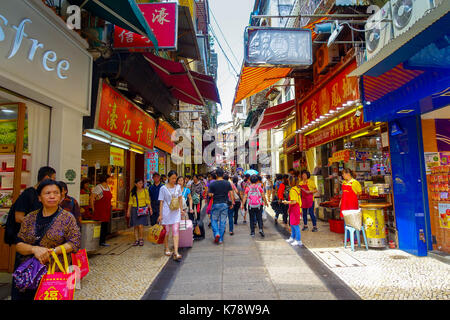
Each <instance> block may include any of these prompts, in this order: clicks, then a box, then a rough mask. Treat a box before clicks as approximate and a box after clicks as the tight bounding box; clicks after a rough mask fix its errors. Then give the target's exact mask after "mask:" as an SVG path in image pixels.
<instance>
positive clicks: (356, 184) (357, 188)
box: [342, 179, 362, 194]
mask: <svg viewBox="0 0 450 320" xmlns="http://www.w3.org/2000/svg"><path fill="white" fill-rule="evenodd" d="M342 185H350V186H352V190H353V192H355V193H356V194H358V193H361V192H362V188H361V184H360V183H359V181H358V180H355V179H351V180H350V181H349V182H347V181H344V182H343V183H342Z"/></svg>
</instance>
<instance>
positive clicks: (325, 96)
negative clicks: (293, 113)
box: [300, 62, 359, 127]
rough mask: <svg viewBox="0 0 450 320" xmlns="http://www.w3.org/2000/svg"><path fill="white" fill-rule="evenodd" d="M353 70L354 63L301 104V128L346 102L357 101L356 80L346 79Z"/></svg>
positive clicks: (353, 78) (354, 67)
mask: <svg viewBox="0 0 450 320" xmlns="http://www.w3.org/2000/svg"><path fill="white" fill-rule="evenodd" d="M354 69H356V62H353V63H351V64H350V65H349V66H348V67H347V68H345V69H344V70H343V71H342V72H340V73H339V74H337V75H336V76H335V77H334V78H333V79H332V80H330V81H329V82H328V83H326V84H325V85H324V86H323V87H322V88H321V89H320V90H319V91H317V92H315V93H314V94H313V95H312V96H310V97H309V98H308V99H307V100H306V101H304V102H302V103H301V105H300V107H301V112H302V123H301V126H302V127H303V126H305V125H307V124H309V123H310V122H312V121H314V120H316V119H317V118H319V117H320V116H323V115H325V114H327V113H328V112H329V111H330V110H336V109H337V108H338V107H340V106H342V105H343V104H344V103H346V102H347V101H354V100H358V99H359V89H358V78H357V77H347V75H348V74H349V73H350V72H352V71H353V70H354Z"/></svg>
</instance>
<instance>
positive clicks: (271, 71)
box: [233, 18, 327, 105]
mask: <svg viewBox="0 0 450 320" xmlns="http://www.w3.org/2000/svg"><path fill="white" fill-rule="evenodd" d="M326 19H327V18H320V19H318V20H317V21H314V22H312V23H310V24H308V25H306V26H305V27H303V29H311V30H313V32H312V41H314V40H315V39H316V37H317V33H315V32H314V27H315V25H316V24H317V23H321V22H323V21H325V20H326ZM291 70H292V69H291V68H278V67H269V68H267V67H246V66H242V70H241V74H240V77H239V82H238V84H237V87H236V94H235V96H234V102H233V105H235V104H237V103H239V102H240V101H242V100H244V99H245V98H248V97H251V96H252V95H254V94H257V93H258V92H261V91H263V90H264V89H267V88H269V87H270V86H271V85H274V84H275V83H277V82H278V81H280V80H281V79H283V78H285V77H286V76H287V75H288V74H289V73H290V72H291Z"/></svg>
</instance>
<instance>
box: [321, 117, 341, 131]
mask: <svg viewBox="0 0 450 320" xmlns="http://www.w3.org/2000/svg"><path fill="white" fill-rule="evenodd" d="M336 121H338V118H334V119H333V120H330V121H328V122H327V123H325V124H323V125H321V126H320V127H319V128H320V129H322V128H324V127H326V126H328V125H330V124H332V123H333V122H336Z"/></svg>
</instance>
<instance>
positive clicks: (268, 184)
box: [264, 175, 273, 202]
mask: <svg viewBox="0 0 450 320" xmlns="http://www.w3.org/2000/svg"><path fill="white" fill-rule="evenodd" d="M264 191H265V192H266V198H267V201H268V202H272V191H273V182H272V177H271V176H270V175H267V176H266V181H265V182H264Z"/></svg>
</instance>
